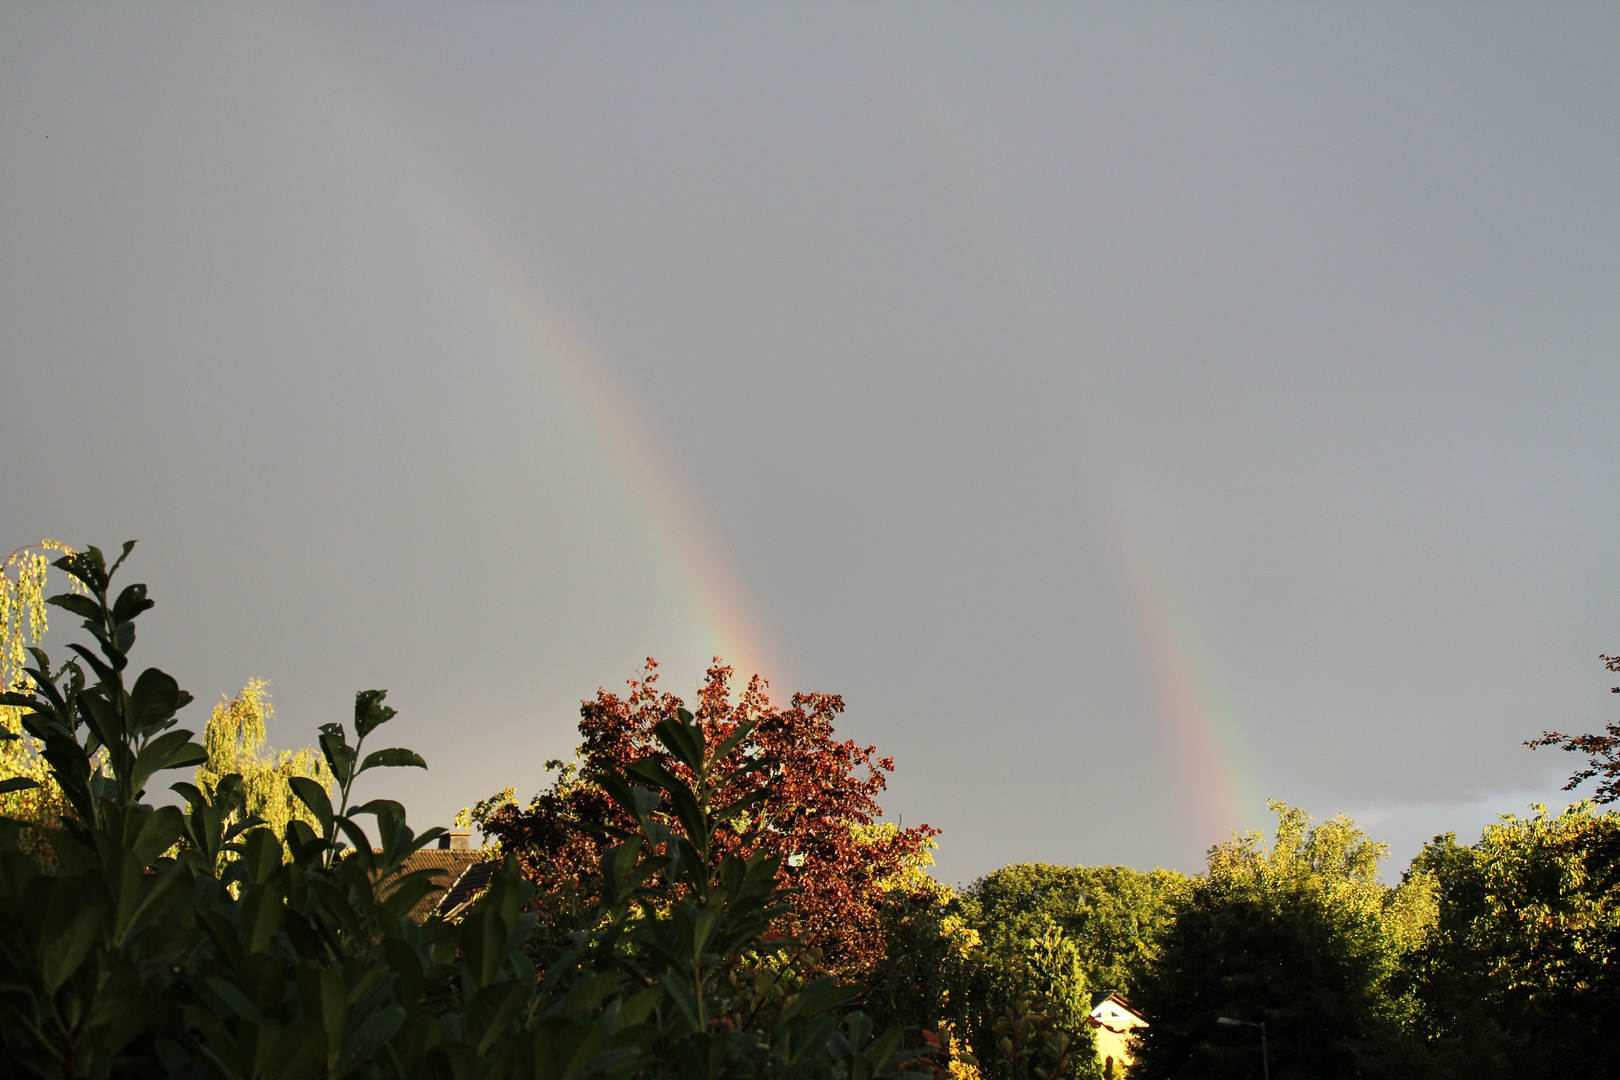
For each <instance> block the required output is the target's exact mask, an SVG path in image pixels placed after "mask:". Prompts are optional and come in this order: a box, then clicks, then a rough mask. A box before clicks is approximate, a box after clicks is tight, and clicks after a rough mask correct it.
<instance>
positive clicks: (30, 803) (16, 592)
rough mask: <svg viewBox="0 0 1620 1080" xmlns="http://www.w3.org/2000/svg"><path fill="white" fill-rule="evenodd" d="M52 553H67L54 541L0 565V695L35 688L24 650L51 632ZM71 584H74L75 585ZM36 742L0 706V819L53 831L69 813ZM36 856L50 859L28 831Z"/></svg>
mask: <svg viewBox="0 0 1620 1080" xmlns="http://www.w3.org/2000/svg"><path fill="white" fill-rule="evenodd" d="M51 552H61V553H67V554H71V553H72V549H71V548H69V547H68V546H67V545H66V544H63V543H60V542H59V541H56V540H42V541H40V542H39V543H38V544H30V545H28V546H27V547H21V548H18V549H17V550H16V551H13V552H12V553H11V554H10V555H8V556H6V558H5V560H4V562H3V563H0V693H23V694H26V693H28V692H29V691H31V690H32V689H33V685H34V684H33V680H32V678H31V677H30V676H29V674H28V671H27V666H28V659H29V655H28V650H29V648H30V647H32V646H38V645H39V643H40V642H41V641H42V640H43V639H44V637H45V631H46V630H47V629H49V626H50V619H49V611H48V609H47V605H46V600H45V588H46V584H47V582H46V578H47V576H48V574H49V571H50V565H51V554H50V553H51ZM73 584H74V585H77V584H78V583H77V582H76V581H74V582H73ZM43 749H44V747H43V746H42V744H41V743H40V742H39V740H38V739H35V738H34V737H33V736H32V735H30V734H28V732H27V731H26V730H24V728H23V724H22V717H21V710H20V709H19V708H17V707H16V706H15V705H0V816H3V817H7V818H12V819H14V820H18V821H25V822H29V823H31V824H33V825H36V826H42V827H46V828H49V827H53V826H55V825H56V824H57V823H58V822H60V821H61V819H62V815H63V814H64V813H65V812H67V802H66V800H65V799H64V797H63V795H62V788H61V786H60V785H59V784H57V783H56V780H55V777H54V776H53V775H52V774H51V770H50V768H49V767H48V766H47V765H46V763H45V759H44V757H43V756H41V751H42V750H43ZM30 836H34V837H35V839H34V840H32V841H29V843H31V845H32V847H33V849H34V853H35V854H36V855H39V856H41V857H48V856H49V847H48V846H47V845H45V844H44V842H43V840H40V839H38V838H37V833H36V832H35V831H33V830H30Z"/></svg>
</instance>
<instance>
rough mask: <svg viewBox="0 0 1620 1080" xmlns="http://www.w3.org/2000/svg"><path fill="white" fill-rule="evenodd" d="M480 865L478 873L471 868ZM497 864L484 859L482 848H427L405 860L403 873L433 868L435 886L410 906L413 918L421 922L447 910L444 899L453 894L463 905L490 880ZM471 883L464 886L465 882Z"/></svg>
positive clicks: (458, 903) (474, 897)
mask: <svg viewBox="0 0 1620 1080" xmlns="http://www.w3.org/2000/svg"><path fill="white" fill-rule="evenodd" d="M475 868H477V869H478V872H477V873H474V874H471V876H470V878H469V871H472V870H474V869H475ZM494 868H495V864H494V863H492V862H485V861H484V853H483V852H482V851H451V850H447V849H444V848H427V849H424V850H422V851H418V852H415V853H414V854H412V855H411V856H410V857H409V858H407V859H406V860H405V865H404V866H402V867H401V868H400V874H401V875H404V874H411V873H415V872H416V871H418V870H429V871H432V878H431V879H430V880H432V881H433V884H434V888H433V889H432V891H430V892H429V893H428V894H427V895H426V896H424V897H422V899H420V900H418V901H417V902H416V906H414V907H412V908H411V912H410V915H411V918H413V919H415V920H416V921H417V922H421V921H422V920H424V919H426V918H427V917H428V916H429V915H431V914H433V913H434V912H436V911H437V912H439V913H440V914H447V911H446V909H445V908H444V901H445V899H446V898H447V897H448V896H450V895H455V896H457V897H458V900H457V902H456V906H457V907H458V908H464V907H466V906H467V904H468V903H470V902H471V901H472V900H474V899H476V897H477V895H478V893H480V892H482V891H483V886H484V885H485V884H487V883H488V881H489V875H490V874H491V873H492V872H493V871H494ZM464 881H467V882H468V885H467V886H466V887H463V882H464Z"/></svg>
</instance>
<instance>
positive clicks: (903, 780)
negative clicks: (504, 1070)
mask: <svg viewBox="0 0 1620 1080" xmlns="http://www.w3.org/2000/svg"><path fill="white" fill-rule="evenodd" d="M1617 196H1620V6H1617V5H1615V4H1613V3H1602V4H1589V5H1570V4H1557V3H1534V4H1532V3H1523V4H1511V5H1493V4H1486V3H1475V2H1470V3H1458V4H1417V3H1399V4H1382V5H1381V4H1371V3H1368V4H1333V3H1312V4H1293V5H1283V4H1274V5H1270V4H1224V5H1223V4H1214V3H1208V4H1197V5H1193V4H1178V5H1154V4H1121V5H1080V4H1069V5H1049V4H1022V5H1020V4H995V5H991V4H984V5H950V4H946V5H942V4H927V5H909V4H887V5H867V4H859V5H856V4H848V5H843V4H819V5H810V4H800V5H745V4H723V5H673V4H661V5H652V4H595V5H584V4H570V5H560V6H540V5H523V6H519V5H493V4H431V5H426V4H415V5H413V4H401V3H391V4H387V5H375V6H368V5H359V4H345V5H308V6H296V7H272V6H265V5H258V6H249V5H207V6H186V5H180V4H164V5H161V6H153V7H146V6H141V5H138V4H131V5H119V6H92V5H47V4H31V3H22V2H13V3H8V4H6V5H4V6H3V7H0V364H3V369H0V370H3V382H0V423H3V427H0V455H3V460H4V467H3V468H0V484H3V485H4V488H3V496H4V497H3V505H4V508H5V511H4V518H3V520H4V523H5V529H4V531H5V533H6V536H7V538H8V539H6V542H5V549H6V550H8V551H9V550H10V549H11V547H14V546H16V545H18V544H23V543H26V542H29V541H32V540H36V539H38V538H40V537H42V536H52V537H57V538H60V539H62V540H64V541H67V542H69V543H73V544H85V543H100V544H103V545H111V544H116V543H117V542H118V541H120V540H122V539H125V538H127V537H138V538H139V539H140V540H141V541H142V546H141V548H140V549H139V551H138V553H137V556H136V558H135V559H134V562H133V569H132V571H131V573H132V575H136V576H137V578H138V579H139V580H144V581H147V582H148V583H149V584H150V586H151V588H152V590H153V593H154V595H155V597H156V599H157V601H158V604H159V606H158V608H157V609H156V611H154V612H153V613H152V614H151V615H150V616H148V619H147V622H148V623H149V626H148V628H147V630H146V631H145V633H144V634H143V638H142V642H141V644H140V645H139V646H138V649H139V652H138V653H137V659H138V660H143V661H144V662H145V663H151V664H157V665H159V666H162V667H164V668H166V669H168V670H170V671H172V672H173V673H174V674H176V676H177V677H179V678H180V679H181V681H182V685H185V686H187V687H188V688H190V689H191V690H192V691H193V692H194V693H196V694H197V695H198V697H199V699H200V704H199V705H197V706H193V708H192V710H191V715H190V720H191V722H192V724H193V725H195V726H200V725H201V723H202V721H203V720H204V719H205V710H206V708H207V705H208V703H209V702H211V701H217V700H219V698H220V696H221V695H225V694H230V693H233V692H234V691H235V690H236V689H237V688H239V687H240V686H241V685H242V684H243V683H244V682H246V681H247V680H248V679H249V678H252V677H255V676H257V677H263V678H267V679H270V680H271V681H272V692H273V695H274V698H273V700H274V703H275V705H276V708H277V720H276V722H275V724H274V725H273V728H272V739H273V741H274V742H275V743H276V744H277V745H278V746H281V747H291V746H295V745H304V744H307V743H309V742H310V741H311V740H312V738H313V732H314V728H315V726H316V725H317V724H320V723H323V722H327V721H331V720H344V719H347V715H348V711H349V701H350V699H351V696H352V694H353V692H354V691H355V690H358V689H361V688H367V687H387V688H388V689H389V691H390V696H389V701H390V702H391V703H392V704H394V705H396V706H397V707H398V708H399V710H400V719H399V720H398V721H396V723H395V725H394V728H395V730H394V731H393V732H391V734H392V735H393V736H394V738H393V739H392V740H390V741H392V742H397V743H400V744H403V745H407V746H412V747H415V748H418V749H419V750H421V751H422V752H423V753H424V754H425V756H426V757H427V758H428V760H429V762H430V764H431V766H432V768H431V771H430V772H428V773H425V774H420V773H415V772H412V771H406V772H402V773H400V774H394V775H392V776H390V777H388V779H387V783H386V784H384V783H381V782H379V784H377V785H376V786H375V788H374V793H377V794H380V793H382V792H383V791H384V790H385V789H387V790H390V791H392V792H394V793H402V794H403V797H404V799H405V801H406V802H407V805H408V806H409V807H410V809H411V812H412V815H413V819H415V820H416V821H417V822H418V823H419V824H421V825H428V824H441V823H447V822H448V819H449V817H450V815H451V814H452V813H454V811H455V810H456V809H457V808H459V807H461V806H464V805H467V804H469V803H471V802H473V801H474V800H476V799H478V798H480V797H483V796H485V795H488V794H490V793H491V792H494V791H497V790H499V789H501V788H503V787H506V786H508V785H511V786H513V787H515V788H516V789H517V791H518V793H519V794H520V795H522V796H527V795H529V794H532V793H533V792H534V791H536V790H537V789H538V788H540V787H541V786H542V785H543V784H544V782H545V779H546V778H545V775H544V772H543V766H542V762H543V761H544V760H545V759H547V758H550V757H559V756H562V757H566V756H567V755H568V754H569V752H570V751H571V748H572V746H573V743H574V741H575V740H574V734H575V733H574V728H573V724H574V721H575V719H576V708H577V702H578V700H579V699H580V698H581V697H585V696H589V695H590V694H592V693H593V692H594V691H595V689H596V687H598V686H600V685H606V686H609V687H614V686H618V685H620V684H621V683H622V681H623V680H624V679H625V678H626V677H628V676H630V675H632V674H633V673H634V672H635V671H636V670H637V668H638V666H639V664H640V661H641V659H642V658H643V657H645V656H648V655H652V656H656V657H657V658H659V660H661V661H662V662H663V664H664V668H663V670H664V672H665V682H666V685H668V686H671V687H672V688H674V689H677V690H687V689H689V688H690V687H691V686H692V685H693V684H694V682H695V680H696V679H697V677H698V676H699V674H700V673H701V671H702V669H703V667H704V666H705V663H706V661H707V659H708V657H709V655H710V654H712V653H713V652H716V651H724V652H725V654H726V655H727V656H728V658H731V659H735V660H736V661H737V662H738V663H739V664H741V665H743V666H746V667H748V668H750V669H752V668H756V667H757V668H760V669H762V671H763V673H764V674H765V675H767V676H768V677H769V678H770V680H771V683H772V687H773V692H774V693H775V694H776V695H777V696H779V697H785V696H787V695H788V694H790V693H791V692H792V691H794V690H796V689H814V690H825V691H832V692H838V693H842V694H843V695H844V696H845V698H846V700H847V702H848V704H849V709H848V712H847V713H846V714H845V723H844V727H843V730H844V731H845V732H846V733H847V734H848V735H849V736H850V737H852V738H855V739H858V740H860V741H862V742H873V743H876V744H877V745H878V746H879V748H880V749H881V750H882V751H883V752H885V753H887V754H892V755H893V756H894V758H895V759H896V762H897V766H898V768H897V772H896V773H895V775H894V777H893V779H892V782H891V785H890V790H889V794H888V797H887V799H886V802H885V806H886V808H887V810H888V812H889V814H890V815H891V817H896V816H900V815H904V818H905V820H906V822H907V823H908V824H912V823H916V822H922V821H926V822H929V823H931V824H933V825H936V826H938V827H940V828H942V829H943V830H944V835H943V836H942V837H941V844H942V846H941V849H940V852H939V873H940V875H941V877H942V878H944V879H946V880H948V881H966V880H970V879H972V878H973V877H975V876H977V875H979V874H981V873H984V872H986V871H988V870H990V869H992V868H994V867H995V866H998V865H1001V864H1003V863H1007V862H1011V861H1015V860H1041V861H1050V862H1065V863H1074V862H1086V863H1104V862H1107V863H1128V864H1132V865H1135V866H1139V867H1150V866H1153V865H1164V866H1171V867H1177V868H1180V869H1183V870H1189V871H1190V870H1196V869H1198V868H1199V867H1200V866H1201V864H1202V853H1203V851H1204V849H1205V847H1206V846H1207V845H1209V844H1210V843H1212V842H1214V841H1216V840H1219V839H1220V838H1222V837H1223V836H1224V835H1226V834H1227V833H1228V831H1229V830H1230V829H1232V828H1254V827H1259V826H1261V825H1262V824H1264V822H1265V820H1266V814H1265V808H1264V802H1265V799H1267V798H1280V799H1285V800H1288V801H1290V802H1293V803H1296V804H1299V805H1302V806H1304V807H1305V808H1306V809H1308V810H1310V811H1311V812H1312V813H1314V814H1316V815H1317V816H1318V817H1325V816H1328V815H1331V814H1333V813H1334V812H1336V811H1339V810H1344V811H1348V812H1350V813H1352V814H1354V815H1356V816H1357V818H1358V820H1359V821H1361V822H1362V823H1363V824H1365V825H1366V826H1368V828H1369V829H1370V831H1371V832H1372V833H1373V835H1374V836H1375V837H1377V838H1380V839H1384V840H1388V841H1390V842H1391V843H1392V845H1393V846H1394V848H1395V860H1394V863H1393V864H1392V867H1391V873H1396V872H1398V871H1399V869H1400V866H1401V865H1403V864H1404V861H1405V860H1406V859H1407V858H1409V857H1410V856H1411V855H1412V854H1413V852H1414V851H1415V850H1416V848H1417V846H1418V844H1419V843H1420V842H1421V840H1422V839H1423V838H1425V837H1426V836H1428V835H1430V834H1432V833H1434V832H1436V831H1440V830H1444V829H1453V828H1454V829H1457V830H1459V831H1460V832H1462V833H1463V834H1464V835H1465V836H1467V837H1473V836H1477V834H1478V831H1479V829H1480V827H1481V826H1482V825H1484V824H1485V823H1487V822H1488V821H1490V820H1492V819H1493V817H1494V816H1495V815H1496V814H1497V813H1499V812H1502V811H1507V810H1522V809H1523V808H1524V806H1525V804H1526V803H1529V802H1531V801H1535V800H1545V801H1548V802H1553V803H1555V804H1561V802H1562V801H1563V800H1562V797H1561V796H1560V795H1559V791H1558V788H1559V786H1560V783H1561V780H1562V778H1563V777H1564V776H1566V775H1567V774H1568V770H1569V767H1570V766H1571V765H1572V764H1573V760H1572V759H1570V758H1568V756H1567V755H1560V754H1551V753H1548V752H1546V751H1542V752H1538V753H1531V752H1530V751H1527V750H1525V749H1523V748H1522V747H1521V745H1520V743H1521V741H1522V740H1524V739H1525V738H1528V737H1531V736H1533V735H1535V734H1537V733H1538V732H1540V731H1541V730H1543V729H1544V728H1547V727H1556V728H1563V729H1576V730H1591V729H1595V728H1597V727H1600V726H1601V725H1602V724H1604V723H1605V722H1607V720H1609V719H1610V718H1612V717H1613V716H1614V715H1615V709H1616V708H1617V707H1620V705H1617V703H1616V701H1615V700H1614V699H1612V698H1610V697H1609V696H1608V694H1607V690H1608V687H1609V685H1610V683H1611V681H1612V677H1611V676H1609V675H1608V674H1606V673H1605V672H1604V671H1603V670H1602V667H1601V664H1600V663H1599V662H1598V659H1597V657H1598V654H1599V653H1600V652H1604V651H1607V652H1617V651H1620V621H1617V618H1620V603H1617V601H1620V576H1617V573H1616V567H1617V566H1620V499H1617V498H1616V495H1617V491H1616V473H1615V469H1616V465H1617V462H1620V427H1617V425H1616V407H1617V405H1620V355H1617V351H1620V197H1617ZM68 636H69V631H68V630H67V629H66V628H65V626H63V625H59V626H58V627H57V628H56V629H54V630H53V631H52V634H51V636H50V639H48V643H49V641H50V640H54V641H55V642H56V645H55V647H56V648H58V649H59V648H61V646H62V645H63V644H64V643H65V640H67V639H68Z"/></svg>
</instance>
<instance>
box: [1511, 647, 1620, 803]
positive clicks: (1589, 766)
mask: <svg viewBox="0 0 1620 1080" xmlns="http://www.w3.org/2000/svg"><path fill="white" fill-rule="evenodd" d="M1598 659H1600V660H1602V661H1603V666H1604V667H1606V668H1608V669H1609V670H1610V671H1620V656H1601V657H1599V658H1598ZM1613 690H1614V693H1616V694H1620V686H1616V687H1614V688H1613ZM1524 745H1526V746H1528V747H1529V748H1530V749H1532V750H1534V749H1535V748H1536V747H1538V746H1557V747H1561V748H1563V749H1565V750H1568V751H1569V752H1570V753H1572V754H1585V755H1586V758H1587V762H1586V768H1584V769H1577V770H1576V771H1575V774H1574V775H1573V776H1571V777H1570V778H1569V783H1567V784H1565V785H1564V790H1565V791H1573V790H1575V789H1576V788H1577V787H1580V786H1581V784H1583V783H1585V782H1586V781H1588V780H1590V779H1592V778H1593V777H1594V776H1595V777H1601V779H1600V780H1599V781H1598V788H1597V792H1596V794H1595V795H1593V801H1594V802H1600V803H1612V802H1615V801H1617V800H1620V723H1611V724H1609V725H1608V731H1607V732H1606V733H1605V734H1602V735H1592V734H1587V735H1565V734H1564V733H1563V732H1561V731H1548V732H1544V733H1543V734H1542V736H1541V738H1539V739H1532V740H1531V741H1529V742H1527V743H1525V744H1524Z"/></svg>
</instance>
